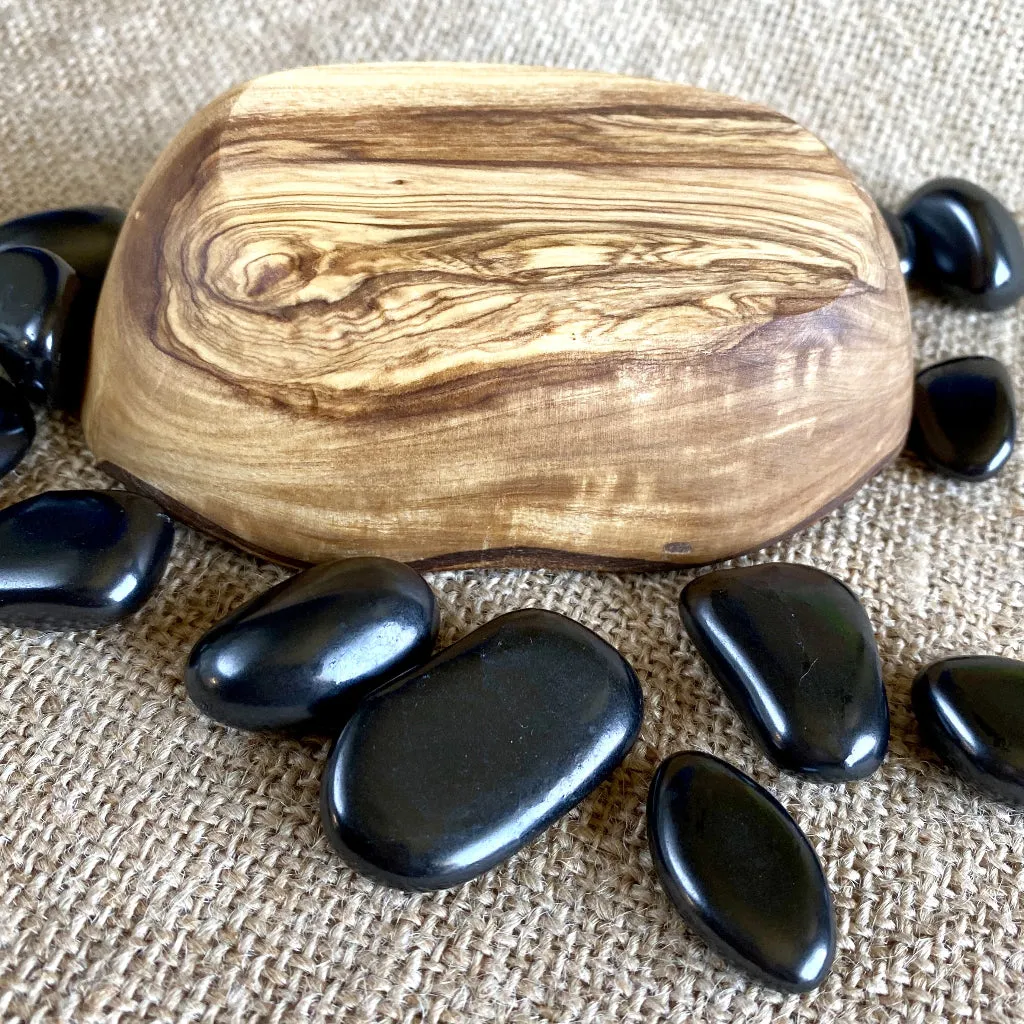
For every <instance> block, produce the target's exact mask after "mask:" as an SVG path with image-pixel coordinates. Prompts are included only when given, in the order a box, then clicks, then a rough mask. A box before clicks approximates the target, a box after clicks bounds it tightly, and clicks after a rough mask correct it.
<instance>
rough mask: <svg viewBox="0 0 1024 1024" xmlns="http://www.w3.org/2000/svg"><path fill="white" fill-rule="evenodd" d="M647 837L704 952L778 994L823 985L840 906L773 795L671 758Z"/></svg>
mask: <svg viewBox="0 0 1024 1024" xmlns="http://www.w3.org/2000/svg"><path fill="white" fill-rule="evenodd" d="M647 837H648V841H649V843H650V847H651V858H652V859H653V861H654V865H655V867H656V869H657V872H658V876H659V878H660V879H661V883H662V885H663V886H664V887H665V891H666V892H667V893H668V895H669V898H670V899H671V900H672V902H673V903H674V904H675V907H676V909H677V910H678V911H679V913H680V915H681V916H682V918H683V920H684V921H685V922H686V923H687V924H688V925H689V926H690V928H692V929H693V930H694V931H695V932H696V933H697V934H698V935H699V936H701V937H702V938H703V939H704V940H705V942H707V943H708V944H709V945H710V946H712V947H713V948H714V949H716V950H717V951H718V952H719V953H720V954H721V955H722V956H723V957H725V958H726V959H727V960H730V961H731V962H733V963H735V964H737V965H738V966H739V967H741V968H743V969H744V970H746V971H748V972H749V973H750V974H752V975H753V976H754V977H755V978H756V979H757V980H759V981H761V982H763V983H765V984H766V985H770V986H772V987H773V988H778V989H782V990H783V991H788V992H806V991H808V990H809V989H812V988H816V987H817V986H818V985H820V984H821V982H822V980H823V979H824V978H825V975H826V974H828V971H829V968H830V967H831V965H832V959H833V957H834V955H835V945H836V924H835V916H834V913H833V910H832V897H831V895H830V893H829V890H828V884H827V883H826V881H825V876H824V873H823V872H822V869H821V864H820V863H819V862H818V858H817V856H816V855H815V853H814V850H813V849H812V847H811V844H810V843H809V842H808V841H807V838H806V836H804V834H803V832H801V831H800V828H799V826H798V825H797V824H796V822H795V821H793V819H792V818H791V817H790V816H789V814H787V813H786V810H785V809H784V808H783V807H782V805H781V804H780V803H779V802H778V801H777V800H776V799H775V798H774V797H773V796H771V794H769V793H768V792H766V791H765V790H764V789H762V788H761V787H760V786H759V785H758V784H757V783H756V782H754V780H753V779H751V778H748V777H747V776H746V775H744V774H743V773H742V772H740V771H738V770H737V769H735V768H733V767H732V766H731V765H728V764H726V763H725V762H724V761H721V760H719V759H718V758H716V757H712V756H711V755H710V754H702V753H697V752H695V751H690V752H685V753H679V754H673V755H672V756H671V757H668V758H666V759H665V760H664V761H662V763H661V764H660V765H659V767H658V770H657V771H656V772H655V774H654V778H653V779H652V780H651V788H650V793H649V795H648V799H647Z"/></svg>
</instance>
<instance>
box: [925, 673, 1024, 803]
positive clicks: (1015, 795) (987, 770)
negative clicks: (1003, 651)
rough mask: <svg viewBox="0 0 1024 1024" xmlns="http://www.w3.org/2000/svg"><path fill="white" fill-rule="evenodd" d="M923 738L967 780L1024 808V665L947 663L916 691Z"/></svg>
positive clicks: (984, 790)
mask: <svg viewBox="0 0 1024 1024" xmlns="http://www.w3.org/2000/svg"><path fill="white" fill-rule="evenodd" d="M911 700H912V703H913V707H914V714H915V715H916V716H917V721H918V723H919V724H920V727H921V735H922V736H923V737H924V740H925V742H926V743H927V744H928V746H930V747H931V748H932V750H934V751H935V752H936V753H937V754H938V755H939V756H940V757H941V758H942V759H943V760H944V761H945V762H946V764H948V765H949V766H950V768H952V769H953V770H954V771H955V772H956V773H957V774H958V775H959V776H960V777H961V778H963V779H965V780H966V781H967V782H970V783H971V784H973V785H974V786H977V787H978V788H979V789H980V790H982V792H985V793H988V794H989V795H991V796H994V797H995V798H996V799H997V800H1006V801H1010V802H1012V803H1018V804H1024V662H1021V661H1014V660H1013V659H1011V658H998V657H993V656H985V655H978V656H968V657H960V658H946V659H944V660H942V661H937V662H935V663H934V664H933V665H929V666H928V667H927V668H925V669H923V670H922V671H921V672H920V673H919V674H918V676H917V678H916V679H915V680H914V685H913V688H912V690H911Z"/></svg>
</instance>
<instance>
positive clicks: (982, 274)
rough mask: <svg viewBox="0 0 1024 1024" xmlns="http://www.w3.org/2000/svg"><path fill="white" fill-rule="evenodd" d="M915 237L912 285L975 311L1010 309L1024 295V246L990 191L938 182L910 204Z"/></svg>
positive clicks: (907, 216)
mask: <svg viewBox="0 0 1024 1024" xmlns="http://www.w3.org/2000/svg"><path fill="white" fill-rule="evenodd" d="M900 218H901V220H902V222H903V224H904V226H905V227H906V228H907V230H908V231H909V232H910V233H911V234H912V235H913V238H914V245H915V250H916V253H915V257H914V267H913V274H912V279H913V281H914V282H915V283H916V284H918V285H920V286H921V287H922V288H927V289H928V290H930V291H932V292H934V293H936V294H938V295H941V296H943V297H944V298H947V299H950V300H952V301H953V302H956V303H958V304H960V305H964V306H969V307H971V308H975V309H989V310H997V309H1005V308H1006V307H1007V306H1012V305H1013V304H1014V303H1015V302H1016V301H1017V300H1018V299H1019V298H1020V297H1021V296H1022V295H1024V241H1022V239H1021V233H1020V228H1019V227H1018V226H1017V222H1016V221H1015V220H1014V218H1013V215H1012V214H1011V213H1010V211H1009V210H1007V209H1006V207H1005V206H1003V204H1002V203H1001V202H999V200H998V199H996V197H995V196H993V195H992V194H991V193H990V192H986V191H985V189H983V188H981V187H980V186H978V185H975V184H973V183H972V182H969V181H963V180H962V179H960V178H936V179H935V180H934V181H929V182H927V183H926V184H925V185H923V186H922V187H921V188H919V189H918V190H917V191H916V192H915V193H914V194H913V195H912V196H911V197H910V198H909V199H908V200H907V201H906V203H905V204H904V206H903V209H902V210H901V211H900Z"/></svg>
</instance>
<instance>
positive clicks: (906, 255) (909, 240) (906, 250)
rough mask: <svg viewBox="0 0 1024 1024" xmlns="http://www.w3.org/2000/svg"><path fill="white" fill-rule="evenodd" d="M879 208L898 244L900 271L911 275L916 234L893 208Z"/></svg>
mask: <svg viewBox="0 0 1024 1024" xmlns="http://www.w3.org/2000/svg"><path fill="white" fill-rule="evenodd" d="M879 210H880V211H881V214H882V219H883V220H884V221H885V226H886V227H887V228H888V229H889V234H890V235H892V240H893V242H894V243H895V245H896V254H897V256H899V259H900V272H901V273H902V274H903V276H904V277H909V276H910V275H911V274H912V273H913V270H914V249H915V247H914V236H913V235H912V234H911V233H910V232H909V231H908V230H907V226H906V225H905V224H904V223H903V221H902V220H901V219H900V218H899V217H898V216H897V215H896V214H895V213H893V212H892V210H887V209H885V207H884V206H883V207H879Z"/></svg>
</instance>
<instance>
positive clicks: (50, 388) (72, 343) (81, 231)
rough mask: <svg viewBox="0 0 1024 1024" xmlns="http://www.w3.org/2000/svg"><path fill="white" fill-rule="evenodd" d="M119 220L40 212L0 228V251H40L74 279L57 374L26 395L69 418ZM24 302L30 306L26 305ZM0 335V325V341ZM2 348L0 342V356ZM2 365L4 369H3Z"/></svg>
mask: <svg viewBox="0 0 1024 1024" xmlns="http://www.w3.org/2000/svg"><path fill="white" fill-rule="evenodd" d="M124 219H125V214H124V211H123V210H118V209H116V208H114V207H112V206H83V207H72V208H70V209H60V210H44V211H42V212H40V213H32V214H29V215H28V216H26V217H18V218H17V219H16V220H9V221H7V222H6V223H5V224H0V247H6V246H30V247H32V248H35V249H45V250H47V251H48V252H50V253H53V254H54V255H56V256H57V257H59V258H60V259H61V260H63V261H64V263H66V264H67V265H68V266H70V267H71V268H72V270H74V273H75V277H76V282H75V285H76V287H75V292H76V294H75V296H74V299H75V303H74V310H73V313H72V315H71V316H70V317H69V319H68V321H67V323H66V326H65V333H66V334H67V335H68V337H67V338H66V339H65V342H64V348H65V351H64V352H63V355H62V359H63V362H64V366H63V369H62V372H61V373H60V375H59V377H58V378H56V379H53V380H50V379H48V378H45V377H44V378H43V379H42V380H41V383H42V385H43V387H42V390H39V389H36V392H35V394H30V395H29V397H30V398H31V399H32V400H33V401H41V400H43V397H44V395H47V396H49V401H50V403H51V404H53V405H57V406H59V407H60V408H62V409H66V410H67V411H69V412H72V413H77V412H78V409H79V407H80V406H81V401H82V390H83V387H84V383H85V370H86V366H87V365H88V358H89V339H90V337H91V335H92V323H93V320H94V318H95V316H96V303H97V302H98V301H99V297H100V288H101V287H102V286H103V279H104V277H105V276H106V273H107V266H108V264H109V263H110V257H111V254H112V253H113V251H114V244H115V243H116V242H117V236H118V235H119V234H120V232H121V226H122V225H123V224H124ZM8 272H9V271H7V270H4V269H0V286H3V285H5V284H7V283H8V277H7V274H8ZM2 290H3V289H2V287H0V291H2ZM14 298H15V300H17V299H18V295H17V294H15V295H14ZM26 301H27V302H29V303H31V301H32V300H31V299H29V300H26ZM4 304H5V300H3V299H0V307H2V306H3V305H4ZM0 321H2V316H0ZM2 335H3V327H2V324H0V342H2ZM41 345H42V342H41V341H40V342H38V343H37V348H38V347H39V346H41ZM3 347H4V346H3V345H2V343H0V351H2V349H3ZM3 365H4V366H5V368H6V366H7V364H6V363H4V364H3ZM8 373H10V374H11V377H12V379H13V378H14V377H15V376H16V375H15V373H14V372H13V371H12V370H10V369H9V368H8ZM15 383H18V381H15Z"/></svg>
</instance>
